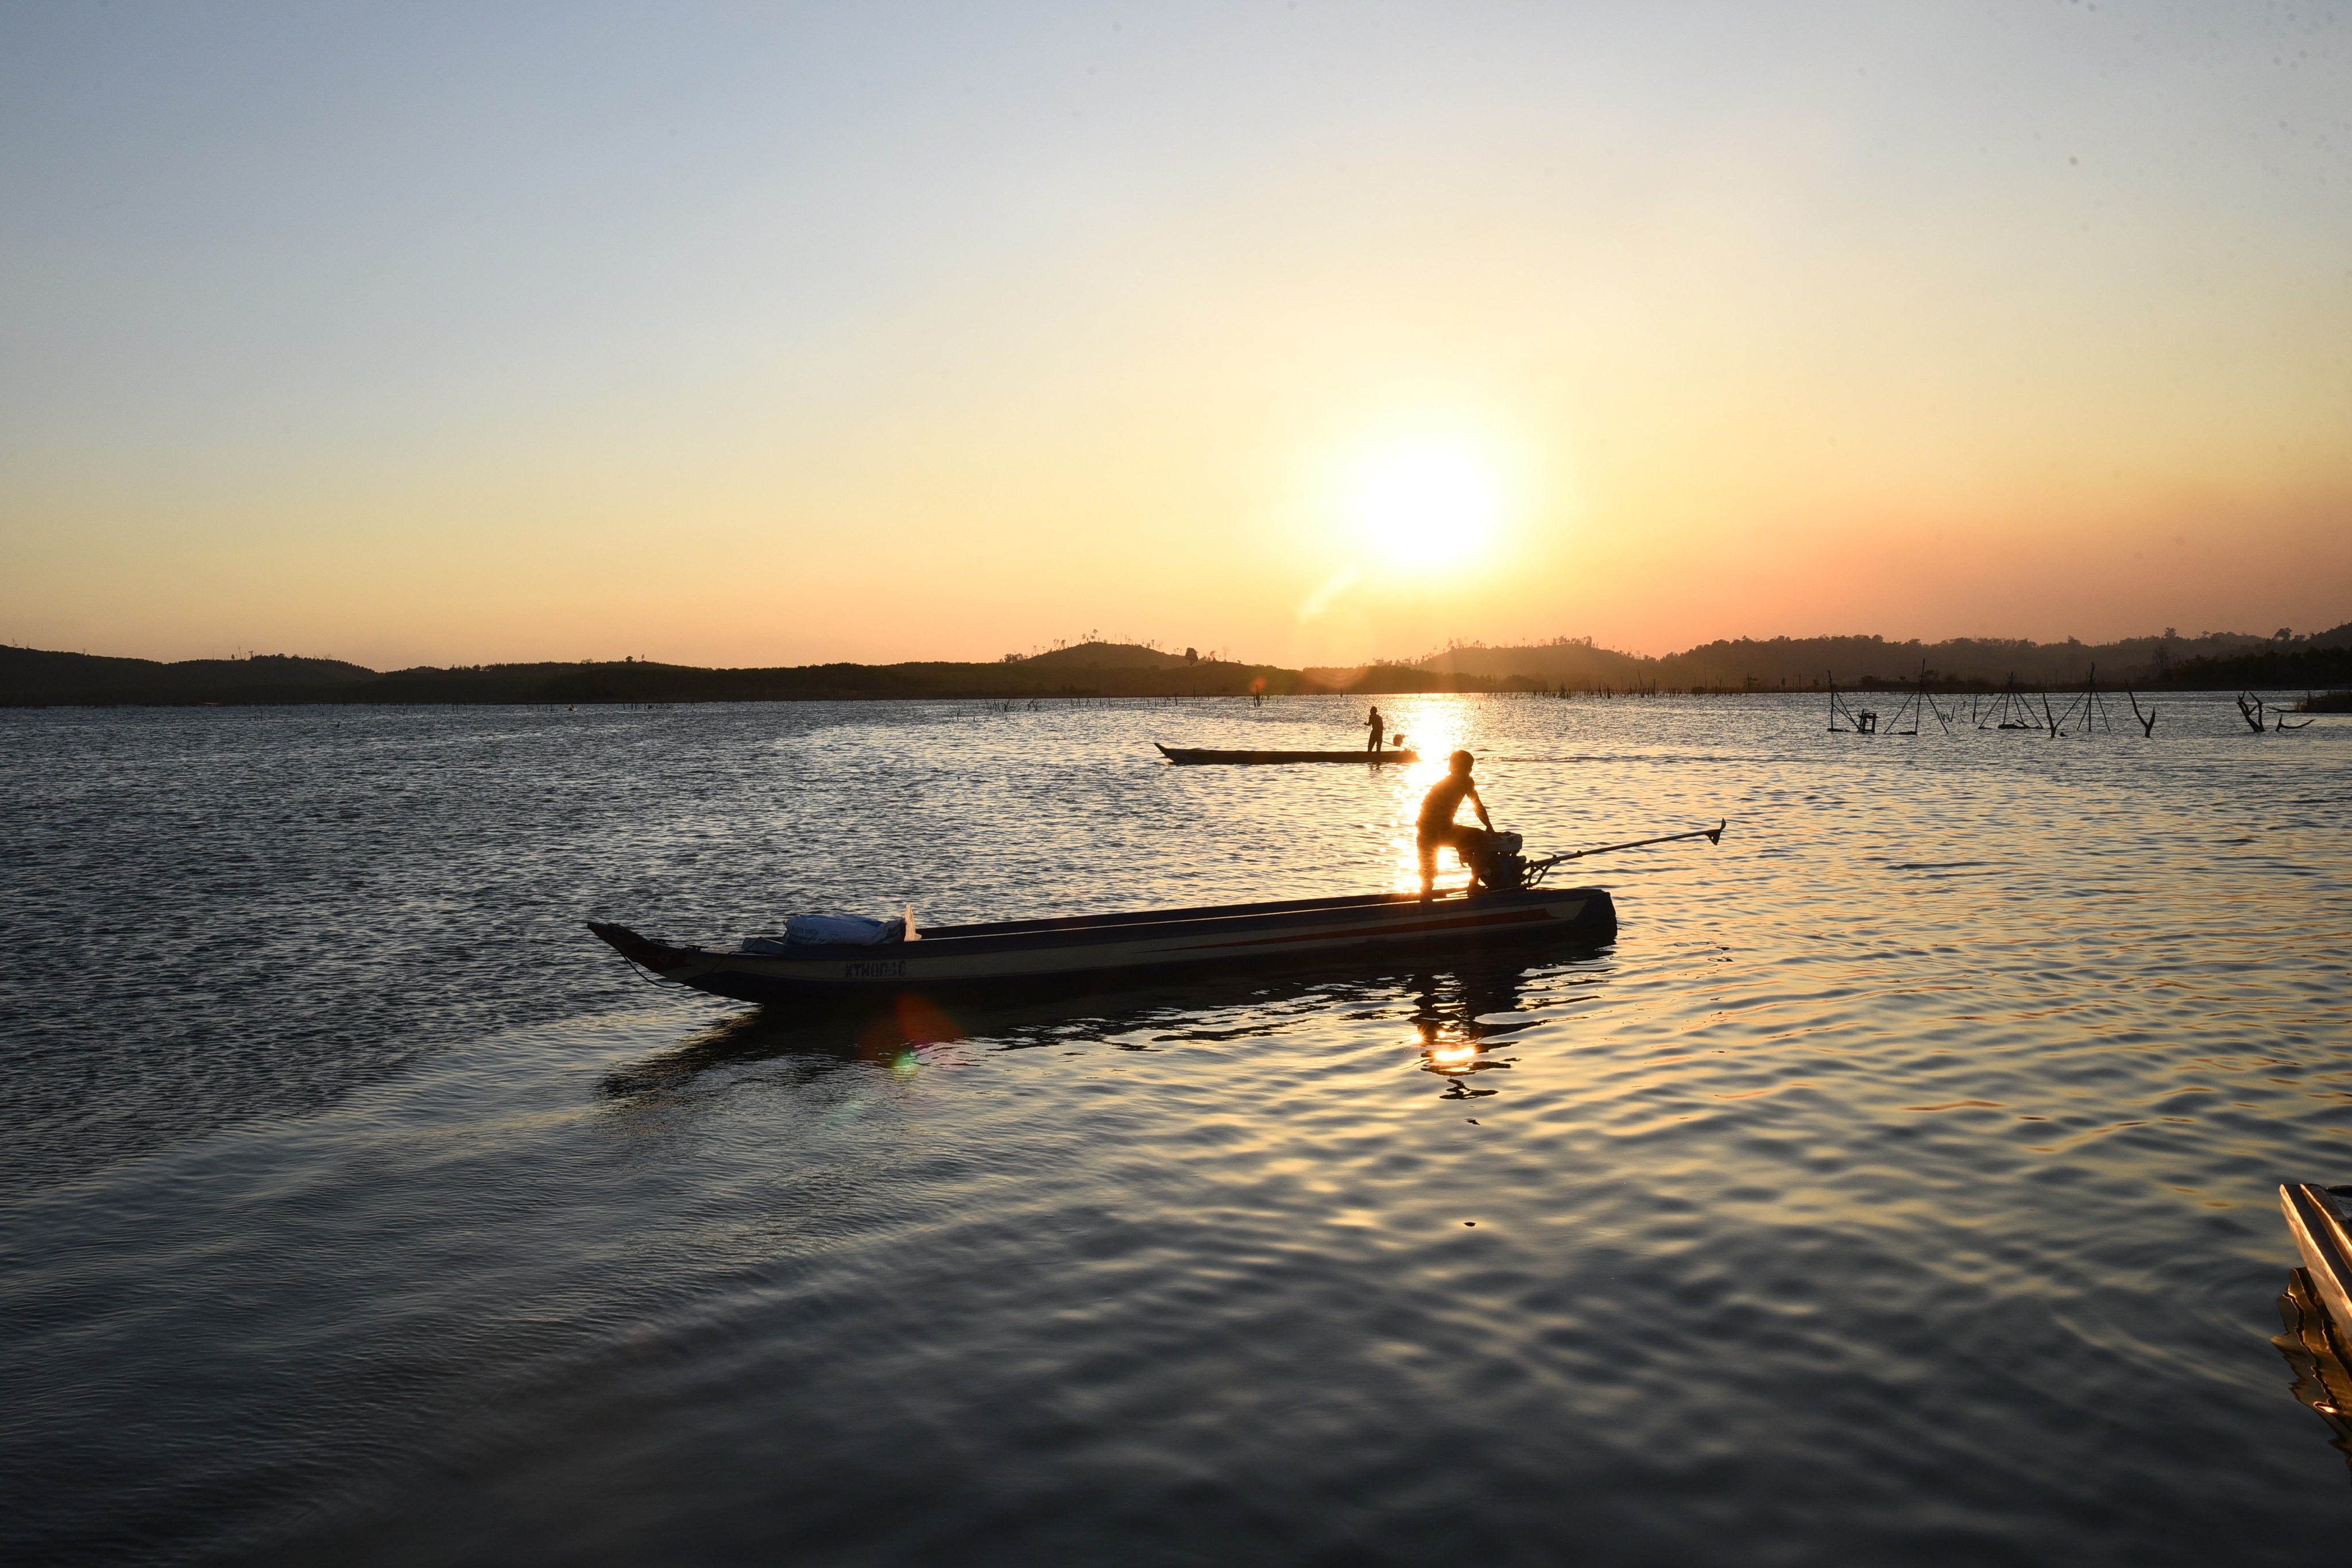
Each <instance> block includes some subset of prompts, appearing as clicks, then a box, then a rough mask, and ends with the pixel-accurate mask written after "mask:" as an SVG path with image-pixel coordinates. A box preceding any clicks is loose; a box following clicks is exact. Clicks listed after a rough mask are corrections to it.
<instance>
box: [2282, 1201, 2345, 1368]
mask: <svg viewBox="0 0 2352 1568" xmlns="http://www.w3.org/2000/svg"><path fill="white" fill-rule="evenodd" d="M2279 1207H2280V1208H2281V1209H2282V1210H2284V1212H2285V1214H2286V1228H2287V1229H2288V1230H2289V1231H2290V1232H2292V1233H2293V1235H2294V1249H2295V1250H2296V1251H2298V1252H2300V1253H2302V1254H2303V1266H2304V1268H2305V1269H2306V1270H2309V1271H2310V1275H2311V1285H2312V1289H2313V1291H2315V1293H2316V1294H2317V1295H2318V1297H2319V1301H2320V1303H2321V1304H2322V1305H2323V1306H2325V1307H2326V1309H2327V1312H2328V1315H2329V1316H2330V1317H2332V1318H2334V1319H2335V1320H2336V1333H2337V1334H2339V1335H2340V1336H2343V1337H2344V1338H2345V1339H2347V1341H2352V1234H2347V1231H2346V1230H2345V1228H2344V1217H2343V1216H2342V1215H2341V1214H2339V1213H2337V1212H2336V1205H2335V1204H2334V1203H2333V1202H2331V1201H2330V1200H2329V1198H2328V1196H2327V1189H2326V1187H2322V1186H2311V1185H2310V1184H2309V1183H2307V1182H2287V1183H2285V1184H2284V1185H2283V1186H2280V1188H2279Z"/></svg>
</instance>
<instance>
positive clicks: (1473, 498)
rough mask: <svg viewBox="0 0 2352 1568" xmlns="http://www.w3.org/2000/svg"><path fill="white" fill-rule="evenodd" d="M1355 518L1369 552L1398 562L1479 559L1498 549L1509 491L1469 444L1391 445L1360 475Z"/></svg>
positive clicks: (1433, 563) (1416, 563)
mask: <svg viewBox="0 0 2352 1568" xmlns="http://www.w3.org/2000/svg"><path fill="white" fill-rule="evenodd" d="M1349 510H1350V514H1351V520H1352V521H1353V523H1354V525H1355V528H1356V530H1357V533H1358V535H1359V536H1360V538H1361V539H1362V541H1363V543H1364V545H1365V547H1366V548H1367V549H1370V551H1372V552H1373V553H1374V554H1376V555H1378V556H1380V557H1381V559H1385V560H1387V561H1389V562H1390V563H1391V564H1392V565H1396V566H1403V567H1423V568H1425V567H1432V566H1437V565H1441V564H1444V563H1446V562H1452V561H1464V560H1470V559H1477V558H1479V557H1481V556H1483V555H1484V554H1485V553H1486V550H1487V549H1488V548H1489V547H1490V546H1491V545H1492V544H1493V542H1494V538H1495V534H1496V529H1497V528H1499V527H1500V525H1501V523H1502V517H1503V487H1502V485H1501V482H1500V481H1499V480H1498V479H1497V477H1496V474H1495V470H1494V467H1493V465H1491V464H1490V463H1488V462H1487V461H1486V459H1485V458H1484V457H1482V456H1481V455H1480V454H1478V453H1476V452H1475V451H1472V450H1470V449H1469V448H1467V447H1465V446H1458V445H1446V444H1434V443H1431V444H1419V445H1412V446H1392V447H1389V448H1387V449H1386V450H1384V451H1382V452H1381V453H1379V454H1378V455H1375V456H1374V457H1373V458H1372V459H1371V461H1370V463H1368V464H1367V465H1365V467H1364V468H1363V470H1362V471H1361V473H1360V476H1359V477H1358V479H1357V482H1356V486H1355V495H1354V497H1353V505H1352V506H1351V507H1350V508H1349Z"/></svg>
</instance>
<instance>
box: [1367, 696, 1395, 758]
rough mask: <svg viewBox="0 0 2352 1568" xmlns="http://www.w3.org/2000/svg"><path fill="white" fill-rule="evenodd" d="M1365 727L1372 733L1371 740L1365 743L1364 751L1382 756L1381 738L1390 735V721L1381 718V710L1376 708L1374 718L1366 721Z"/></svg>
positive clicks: (1373, 713) (1373, 711)
mask: <svg viewBox="0 0 2352 1568" xmlns="http://www.w3.org/2000/svg"><path fill="white" fill-rule="evenodd" d="M1364 727H1365V728H1366V729H1369V730H1370V731H1371V732H1372V737H1371V739H1370V740H1368V741H1366V742H1364V749H1365V750H1366V751H1369V752H1370V753H1371V754H1372V755H1373V756H1375V757H1378V756H1379V755H1380V754H1381V737H1382V736H1384V735H1386V734H1387V733H1388V728H1389V726H1388V720H1386V719H1384V718H1382V717H1381V710H1380V709H1378V708H1374V709H1373V710H1372V716H1371V717H1370V718H1368V719H1366V720H1365V721H1364Z"/></svg>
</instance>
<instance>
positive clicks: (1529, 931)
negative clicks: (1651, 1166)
mask: <svg viewBox="0 0 2352 1568" xmlns="http://www.w3.org/2000/svg"><path fill="white" fill-rule="evenodd" d="M588 929H589V930H591V931H593V932H594V933H595V934H596V935H597V936H599V937H601V938H603V939H604V941H605V942H606V943H608V944H609V945H610V946H612V947H613V948H614V951H616V952H618V953H619V954H620V955H621V956H623V957H625V958H627V959H629V960H630V961H631V962H633V963H635V964H639V965H642V966H643V967H646V968H647V969H649V970H651V971H652V972H653V973H654V974H655V975H656V976H657V977H660V978H662V979H665V980H672V981H676V982H677V984H679V985H682V986H691V987H693V988H696V989H697V990H702V991H709V993H711V994H712V995H713V996H720V997H731V998H735V999H736V1000H738V1001H746V1002H781V1001H804V1000H808V999H811V998H823V997H858V996H873V995H880V994H888V993H891V992H898V991H919V992H923V993H926V994H929V993H934V992H944V991H950V990H967V989H976V988H1029V989H1033V990H1082V989H1087V988H1092V987H1096V986H1100V985H1103V984H1106V983H1116V982H1118V981H1120V980H1124V979H1128V978H1131V977H1138V976H1142V975H1148V974H1154V973H1163V972H1166V971H1169V970H1174V969H1182V968H1188V967H1208V966H1224V967H1231V966H1234V965H1237V964H1245V963H1265V962H1267V961H1269V960H1281V961H1284V962H1287V963H1294V964H1295V963H1298V962H1300V961H1303V960H1308V961H1311V960H1314V959H1318V958H1325V959H1328V958H1332V957H1353V956H1364V955H1369V954H1380V955H1391V954H1393V955H1395V956H1400V957H1402V956H1406V955H1408V954H1411V955H1415V956H1420V955H1424V954H1436V953H1444V952H1457V953H1458V952H1465V951H1467V952H1473V953H1475V952H1480V951H1486V950H1492V949H1496V948H1501V947H1505V946H1513V947H1516V946H1522V945H1525V944H1528V943H1531V942H1544V941H1550V942H1560V941H1583V942H1593V941H1606V940H1608V939H1610V938H1611V937H1613V936H1615V935H1616V931H1617V908H1616V905H1615V904H1612V902H1611V901H1610V897H1609V893H1608V890H1607V889H1606V888H1599V887H1564V888H1539V889H1528V890H1522V891H1518V892H1510V893H1486V892H1480V893H1470V894H1446V895H1444V896H1443V897H1440V898H1435V899H1432V900H1431V901H1429V902H1428V903H1425V904H1424V903H1423V902H1422V901H1421V900H1420V899H1419V898H1416V897H1415V896H1413V895H1412V894H1409V893H1375V894H1360V895H1357V896H1353V897H1345V898H1300V899H1291V900H1287V901H1285V902H1281V903H1275V904H1220V905H1213V906H1209V907H1204V908H1199V909H1155V910H1144V911H1141V912H1139V913H1135V914H1128V915H1066V916H1064V917H1062V918H1060V919H1055V920H1003V921H996V922H993V923H992V924H988V925H940V926H934V927H932V928H930V929H929V930H925V931H921V932H919V934H918V936H917V937H916V938H915V939H914V940H912V941H895V942H878V943H872V944H866V943H823V944H817V943H812V944H809V945H807V946H804V947H802V948H799V949H796V950H789V951H786V952H783V953H776V952H766V953H746V952H740V951H739V952H729V951H721V950H719V949H716V948H709V947H698V946H677V945H674V944H672V943H667V942H659V941H656V940H654V939H652V938H650V937H646V936H639V935H638V934H637V933H636V932H635V931H632V930H630V929H629V928H628V927H627V926H625V925H607V924H604V923H603V922H599V921H593V920H592V921H590V922H589V923H588Z"/></svg>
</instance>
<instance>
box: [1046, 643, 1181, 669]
mask: <svg viewBox="0 0 2352 1568" xmlns="http://www.w3.org/2000/svg"><path fill="white" fill-rule="evenodd" d="M1004 663H1006V664H1027V665H1033V666H1036V667H1039V668H1044V669H1061V668H1069V669H1085V670H1096V669H1100V670H1181V669H1186V668H1192V667H1197V666H1198V664H1200V663H1201V661H1200V660H1199V659H1197V658H1195V659H1192V660H1187V659H1186V658H1185V657H1184V655H1183V654H1181V653H1166V652H1163V651H1162V650H1160V649H1158V648H1146V647H1143V646H1140V645H1139V644H1138V643H1079V644H1078V645H1077V646H1076V647H1075V648H1055V649H1054V650H1053V651H1051V652H1050V653H1038V654H1036V655H1034V656H1033V657H1031V658H1026V659H1020V660H1014V659H1007V660H1005V661H1004Z"/></svg>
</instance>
